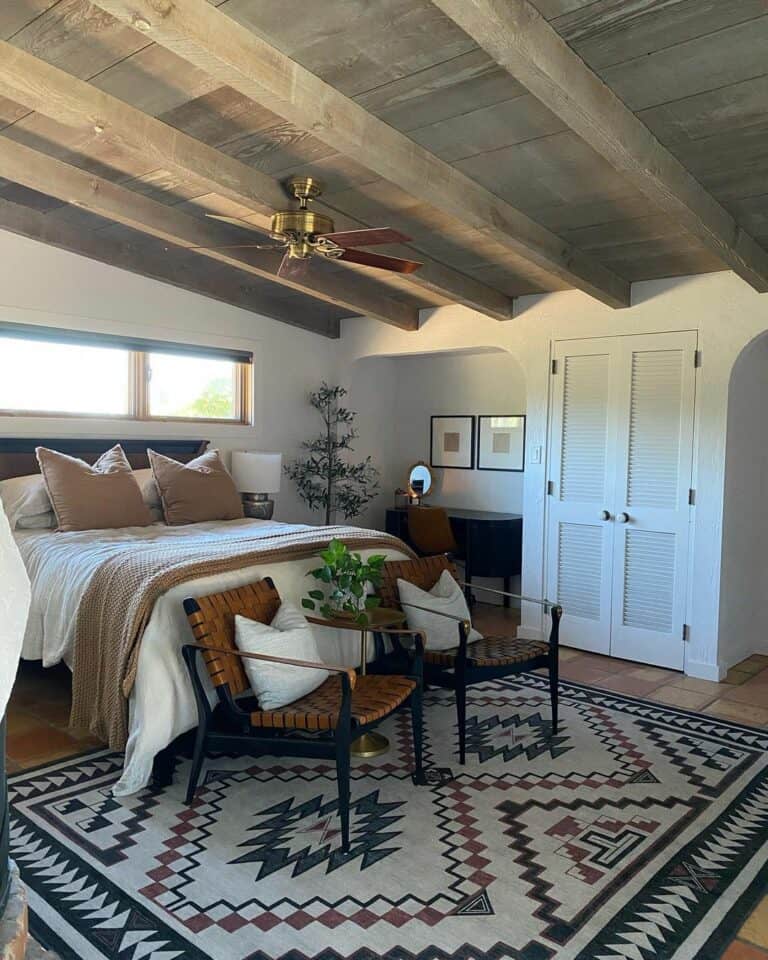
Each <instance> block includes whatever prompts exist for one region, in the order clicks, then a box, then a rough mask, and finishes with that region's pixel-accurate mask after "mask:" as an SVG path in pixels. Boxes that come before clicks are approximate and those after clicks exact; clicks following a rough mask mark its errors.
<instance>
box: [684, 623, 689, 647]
mask: <svg viewBox="0 0 768 960" xmlns="http://www.w3.org/2000/svg"><path fill="white" fill-rule="evenodd" d="M690 640H691V628H690V627H689V626H688V624H687V623H684V624H683V643H690Z"/></svg>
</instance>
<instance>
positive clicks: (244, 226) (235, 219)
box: [206, 213, 267, 233]
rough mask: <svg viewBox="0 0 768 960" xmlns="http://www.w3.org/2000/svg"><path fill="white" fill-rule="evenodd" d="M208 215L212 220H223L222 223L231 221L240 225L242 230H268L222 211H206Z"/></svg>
mask: <svg viewBox="0 0 768 960" xmlns="http://www.w3.org/2000/svg"><path fill="white" fill-rule="evenodd" d="M206 217H209V218H210V219H211V220H221V222H222V223H231V224H232V225H233V226H235V227H240V229H241V230H250V231H251V232H252V233H266V232H267V231H266V230H260V229H259V228H258V227H255V226H254V225H253V224H252V223H248V221H247V220H240V219H239V218H238V217H225V216H222V215H221V214H220V213H206Z"/></svg>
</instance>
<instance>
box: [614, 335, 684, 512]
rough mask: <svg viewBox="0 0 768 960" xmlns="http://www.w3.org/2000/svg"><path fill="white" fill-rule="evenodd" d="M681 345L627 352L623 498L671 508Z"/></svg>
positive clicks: (674, 491) (631, 502)
mask: <svg viewBox="0 0 768 960" xmlns="http://www.w3.org/2000/svg"><path fill="white" fill-rule="evenodd" d="M682 387H683V352H682V350H654V351H649V352H638V353H635V354H633V356H632V387H631V390H632V393H631V404H630V414H629V416H630V420H629V463H628V472H627V503H628V504H629V505H630V506H634V507H655V508H661V509H670V510H671V509H674V508H675V507H676V505H677V500H678V477H679V460H680V417H681V407H682Z"/></svg>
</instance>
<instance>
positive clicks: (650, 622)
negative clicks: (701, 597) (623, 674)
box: [611, 332, 697, 670]
mask: <svg viewBox="0 0 768 960" xmlns="http://www.w3.org/2000/svg"><path fill="white" fill-rule="evenodd" d="M617 339H618V340H619V344H620V348H621V356H620V357H619V358H617V360H618V363H619V366H620V368H621V370H622V376H621V377H620V378H618V379H619V381H620V382H621V385H622V390H623V395H622V396H621V397H620V398H619V409H620V410H621V411H622V414H623V416H622V421H623V422H622V423H621V424H620V428H619V431H618V437H617V439H618V445H617V450H616V461H617V476H616V500H615V511H612V512H613V513H615V521H614V523H613V526H614V530H615V533H614V546H613V550H614V556H613V571H614V573H613V590H612V593H613V612H612V624H611V654H612V655H613V656H617V657H626V658H627V659H630V660H639V661H642V662H644V663H652V664H656V665H658V666H662V667H668V668H671V669H675V670H681V669H682V668H683V660H684V643H683V624H684V622H685V602H686V574H687V569H688V548H689V538H690V537H689V532H690V531H689V524H690V520H691V508H690V504H689V502H688V500H689V489H690V486H691V468H692V455H693V412H694V391H695V367H694V356H695V350H696V342H697V341H696V334H695V333H693V332H685V333H661V334H652V335H644V336H636V337H620V338H617Z"/></svg>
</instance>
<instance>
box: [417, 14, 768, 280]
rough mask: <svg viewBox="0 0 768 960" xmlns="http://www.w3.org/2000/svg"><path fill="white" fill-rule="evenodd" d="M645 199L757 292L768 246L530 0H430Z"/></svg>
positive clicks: (765, 273) (764, 276)
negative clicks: (656, 133) (703, 183)
mask: <svg viewBox="0 0 768 960" xmlns="http://www.w3.org/2000/svg"><path fill="white" fill-rule="evenodd" d="M432 2H433V3H434V5H435V6H436V7H438V8H439V9H440V10H442V11H443V13H445V14H446V15H447V16H448V17H450V18H451V20H453V22H454V23H456V24H457V25H458V26H459V27H461V29H462V30H464V32H465V33H467V34H468V35H469V36H470V37H471V38H472V39H473V40H474V41H475V42H476V43H477V44H478V46H480V47H481V48H482V49H483V50H485V52H486V53H487V54H489V56H491V57H492V58H493V59H494V60H495V61H496V63H497V64H499V66H501V67H503V68H504V69H505V70H506V71H507V72H508V73H509V74H510V75H511V76H512V77H514V79H515V80H517V81H518V82H519V83H521V84H522V85H523V86H525V87H526V88H527V89H528V90H529V91H530V92H531V93H532V94H533V95H534V96H535V97H536V98H537V99H538V100H540V101H541V102H542V103H543V104H544V105H545V106H546V107H548V108H549V109H550V110H551V111H552V112H553V113H554V114H556V115H557V116H558V117H559V118H560V119H561V120H562V121H563V122H564V123H565V124H566V125H567V126H568V127H570V128H571V130H573V131H574V133H576V134H578V136H580V137H581V138H582V139H583V140H584V141H586V142H587V143H588V144H589V145H590V146H591V147H592V148H593V149H594V150H596V151H597V152H598V153H599V154H601V156H603V157H605V159H606V160H607V161H608V162H609V163H610V164H611V165H612V166H613V167H614V168H615V169H616V170H618V171H619V172H620V173H622V174H623V175H624V176H625V177H626V178H627V179H628V180H629V181H630V182H631V183H633V184H634V185H635V186H636V187H637V188H638V189H639V190H641V191H642V192H643V193H644V194H645V196H646V197H648V199H649V200H651V201H652V202H653V203H655V204H656V205H657V206H658V207H659V209H660V210H662V211H663V212H664V213H666V214H668V215H670V216H672V217H674V218H675V219H676V220H677V221H678V222H679V223H680V224H682V225H683V226H684V227H685V229H686V230H687V231H688V232H689V233H690V234H691V235H692V236H694V237H696V238H697V239H698V240H699V241H701V242H702V243H703V244H704V245H705V246H706V247H707V248H708V249H709V250H710V251H712V252H713V253H714V254H715V255H716V256H717V257H718V258H719V259H720V260H721V261H722V262H723V263H724V264H726V265H727V266H728V267H730V268H731V269H732V270H733V271H734V272H735V273H737V274H738V275H739V276H740V277H742V278H743V279H744V280H746V281H747V283H749V284H750V285H751V286H753V287H754V288H755V290H758V291H759V292H761V293H765V292H766V291H768V252H767V251H766V250H765V249H764V248H763V247H762V246H761V245H760V244H759V243H757V241H756V240H754V238H753V237H751V236H750V235H749V234H748V233H747V232H746V231H745V230H743V229H742V228H741V227H740V226H739V225H738V224H737V223H736V221H735V220H734V218H733V217H732V216H731V215H730V213H728V211H727V210H725V208H724V207H722V206H721V205H720V204H719V203H718V201H717V200H716V199H715V198H714V197H713V196H712V195H711V194H710V193H709V192H708V191H707V190H706V189H705V188H704V187H702V185H701V184H700V183H699V182H698V180H696V178H695V177H693V176H692V174H691V173H689V172H688V170H687V169H686V168H685V167H684V166H683V165H682V164H681V163H680V162H679V161H678V160H677V159H676V158H675V157H674V156H673V155H672V154H671V153H670V152H669V150H667V149H666V147H664V146H663V145H662V144H661V143H660V142H659V141H658V140H657V139H656V137H654V135H653V134H652V133H651V131H650V130H649V129H648V128H647V127H646V126H645V124H644V123H643V122H642V121H641V120H640V119H639V118H638V117H636V116H635V114H634V113H633V112H632V111H631V110H630V109H629V107H627V106H626V105H625V104H624V103H623V101H622V100H620V99H619V97H617V96H616V94H615V93H614V92H613V91H612V90H611V89H610V87H608V86H607V85H606V84H605V83H604V82H603V81H602V80H601V79H600V78H599V77H598V76H597V74H595V73H594V72H593V71H592V70H591V69H590V68H589V67H588V66H587V64H586V63H585V62H584V61H583V60H582V59H581V58H580V57H579V56H578V54H576V53H574V51H573V50H572V49H571V48H570V47H569V46H568V44H567V43H566V42H565V40H563V38H562V37H561V36H560V35H559V34H558V33H557V31H556V30H555V29H554V28H553V27H552V26H550V24H549V23H547V21H546V20H545V19H544V17H542V15H541V14H540V13H539V11H538V10H537V9H536V8H535V7H534V6H533V4H532V3H530V2H529V0H432Z"/></svg>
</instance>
